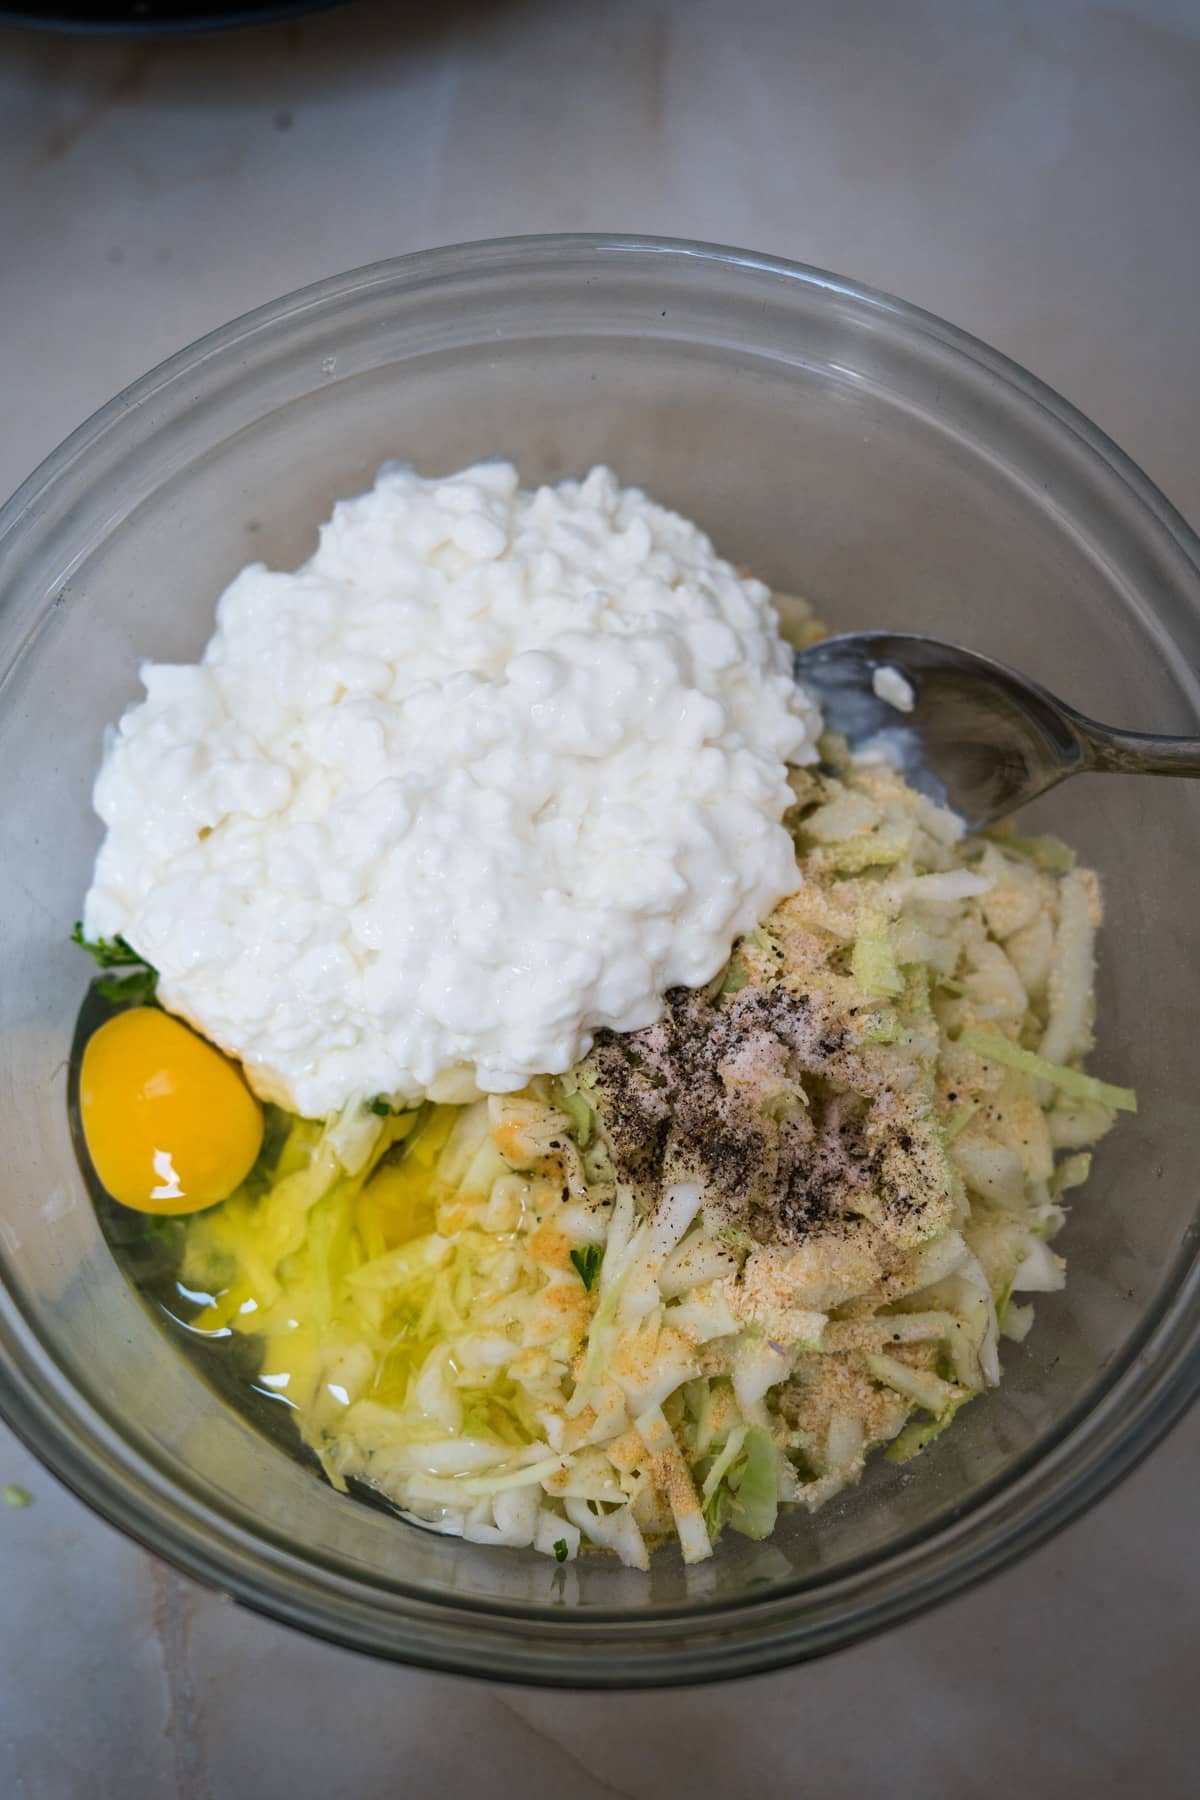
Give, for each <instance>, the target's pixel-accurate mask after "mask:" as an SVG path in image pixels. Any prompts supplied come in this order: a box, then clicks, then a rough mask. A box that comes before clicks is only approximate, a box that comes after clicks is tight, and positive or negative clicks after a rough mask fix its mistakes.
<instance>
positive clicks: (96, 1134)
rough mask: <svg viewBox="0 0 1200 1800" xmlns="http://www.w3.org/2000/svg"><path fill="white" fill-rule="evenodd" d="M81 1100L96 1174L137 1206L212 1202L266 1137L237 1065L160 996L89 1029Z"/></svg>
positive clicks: (189, 1206) (179, 1208)
mask: <svg viewBox="0 0 1200 1800" xmlns="http://www.w3.org/2000/svg"><path fill="white" fill-rule="evenodd" d="M79 1110H80V1115H81V1117H82V1120H83V1134H84V1137H85V1138H86V1139H87V1147H88V1152H89V1154H90V1156H91V1159H92V1166H93V1167H94V1169H95V1171H96V1174H97V1175H98V1176H99V1177H100V1180H101V1181H102V1182H103V1184H104V1186H105V1187H106V1188H107V1189H108V1191H109V1193H110V1194H111V1195H112V1196H113V1199H114V1200H119V1201H120V1202H121V1203H122V1205H124V1206H132V1207H134V1208H136V1209H137V1211H138V1212H148V1213H190V1212H199V1211H200V1210H201V1209H202V1208H203V1207H206V1206H215V1205H216V1203H217V1201H218V1200H225V1199H227V1198H228V1197H229V1195H230V1194H232V1192H233V1190H234V1189H235V1188H236V1187H237V1186H238V1185H239V1183H240V1182H242V1181H243V1180H244V1179H245V1177H246V1176H247V1175H248V1174H249V1172H250V1169H251V1167H252V1165H253V1163H254V1159H255V1157H256V1156H257V1155H258V1152H259V1149H260V1147H261V1145H262V1136H263V1119H262V1108H261V1107H260V1105H259V1103H258V1101H257V1100H256V1099H255V1098H254V1095H253V1094H252V1093H251V1092H250V1089H249V1088H248V1087H247V1086H246V1082H245V1079H244V1077H243V1076H242V1073H241V1071H240V1069H239V1068H238V1067H237V1065H236V1064H235V1063H232V1062H230V1060H229V1058H228V1057H227V1056H222V1054H221V1052H220V1051H219V1050H214V1048H213V1046H212V1045H211V1044H207V1043H205V1041H204V1039H203V1038H201V1037H197V1036H196V1033H195V1032H194V1031H189V1030H188V1028H187V1026H186V1025H183V1024H181V1023H180V1021H179V1020H178V1019H173V1018H172V1017H171V1015H170V1014H169V1013H165V1012H161V1011H160V1010H159V1009H158V1007H154V1006H134V1007H131V1008H130V1009H129V1010H128V1011H127V1012H121V1013H117V1014H116V1016H115V1017H114V1018H111V1019H108V1020H107V1021H106V1022H105V1023H104V1024H103V1025H101V1027H100V1028H99V1030H98V1031H95V1032H93V1033H92V1036H91V1037H90V1038H89V1039H88V1041H87V1045H86V1048H85V1049H84V1052H83V1062H82V1064H81V1066H80V1071H79Z"/></svg>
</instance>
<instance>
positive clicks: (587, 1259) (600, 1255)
mask: <svg viewBox="0 0 1200 1800" xmlns="http://www.w3.org/2000/svg"><path fill="white" fill-rule="evenodd" d="M571 1261H572V1262H573V1263H574V1265H575V1271H576V1273H577V1274H578V1276H579V1279H580V1281H582V1283H583V1285H584V1287H585V1288H586V1289H587V1290H588V1292H589V1293H591V1291H592V1284H593V1283H594V1281H595V1280H596V1277H597V1276H598V1275H599V1273H600V1264H601V1263H602V1262H603V1261H604V1252H603V1250H602V1249H601V1248H600V1246H599V1244H586V1245H585V1246H584V1248H583V1249H582V1250H572V1252H571Z"/></svg>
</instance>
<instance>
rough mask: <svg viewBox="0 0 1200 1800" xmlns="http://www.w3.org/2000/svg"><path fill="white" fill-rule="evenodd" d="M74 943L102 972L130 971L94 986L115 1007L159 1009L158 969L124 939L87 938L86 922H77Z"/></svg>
mask: <svg viewBox="0 0 1200 1800" xmlns="http://www.w3.org/2000/svg"><path fill="white" fill-rule="evenodd" d="M71 942H72V943H73V944H78V945H79V948H80V949H81V950H86V951H87V953H88V955H89V956H91V957H93V958H94V959H95V962H96V964H97V967H99V968H101V969H128V970H130V971H131V972H130V973H129V974H128V975H114V976H106V977H105V979H104V980H99V979H97V980H96V981H95V982H94V983H93V986H94V987H95V989H96V992H97V993H98V994H102V995H103V996H104V998H105V999H106V1000H107V1001H108V1002H109V1003H110V1004H111V1005H113V1006H157V1004H158V1001H157V998H156V995H157V991H158V970H157V969H155V968H153V967H152V966H151V965H150V964H149V963H148V962H147V961H146V960H145V958H144V957H141V956H139V955H138V953H137V951H136V950H135V949H134V947H133V945H132V944H129V943H127V942H126V941H125V939H124V938H123V937H114V938H96V939H95V940H92V939H91V938H85V937H84V935H83V921H82V920H81V919H77V920H76V922H75V929H74V931H73V932H72V933H71Z"/></svg>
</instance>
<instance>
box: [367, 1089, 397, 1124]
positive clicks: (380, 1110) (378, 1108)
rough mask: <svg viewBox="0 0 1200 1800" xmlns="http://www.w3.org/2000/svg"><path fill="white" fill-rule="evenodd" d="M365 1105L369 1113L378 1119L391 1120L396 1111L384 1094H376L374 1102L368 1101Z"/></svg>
mask: <svg viewBox="0 0 1200 1800" xmlns="http://www.w3.org/2000/svg"><path fill="white" fill-rule="evenodd" d="M363 1104H364V1106H365V1107H366V1110H367V1111H368V1112H369V1113H374V1114H375V1117H376V1118H377V1119H390V1118H391V1116H392V1114H393V1113H394V1112H395V1110H396V1109H395V1107H394V1106H393V1105H392V1103H391V1101H390V1100H389V1099H388V1098H387V1097H386V1095H384V1094H376V1095H375V1098H374V1099H373V1100H366V1101H364V1102H363Z"/></svg>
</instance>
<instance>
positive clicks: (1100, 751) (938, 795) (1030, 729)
mask: <svg viewBox="0 0 1200 1800" xmlns="http://www.w3.org/2000/svg"><path fill="white" fill-rule="evenodd" d="M795 671H796V679H797V681H799V682H800V683H801V684H802V685H803V686H804V687H805V688H807V689H808V690H809V692H810V693H811V694H812V695H813V696H814V698H815V699H816V700H817V702H818V703H819V705H820V707H821V709H822V711H823V713H824V716H825V724H826V728H827V729H828V730H829V731H833V732H837V733H839V734H840V735H841V736H843V737H845V738H846V740H847V741H848V743H849V745H850V748H851V750H852V751H854V752H855V753H857V754H859V755H867V756H871V755H879V756H881V757H883V756H886V757H887V758H888V759H889V760H893V761H895V762H897V763H898V764H899V766H900V768H901V769H902V771H903V773H904V775H905V777H906V778H907V779H908V780H909V781H910V782H911V783H912V784H913V786H914V787H917V788H919V789H920V790H921V792H922V793H926V794H928V795H929V796H930V798H931V799H934V800H937V801H938V802H939V803H940V804H942V805H945V806H949V807H951V808H952V810H953V811H954V812H956V813H958V814H959V815H960V817H961V818H963V819H964V820H965V821H966V824H967V827H968V829H969V830H978V829H979V828H980V827H982V826H984V825H990V824H992V823H994V821H995V820H997V819H1000V818H1003V817H1004V816H1005V815H1006V814H1007V813H1011V812H1015V811H1016V810H1017V808H1018V807H1021V806H1025V805H1027V804H1028V802H1029V801H1031V800H1036V799H1037V797H1038V795H1039V794H1044V793H1046V792H1047V790H1048V789H1050V788H1052V787H1055V786H1057V784H1058V783H1059V782H1060V781H1064V780H1065V779H1066V778H1067V776H1068V775H1078V774H1081V773H1083V772H1086V771H1089V770H1090V771H1093V772H1100V773H1105V772H1107V773H1115V774H1125V775H1191V776H1196V775H1200V739H1196V738H1174V737H1158V736H1154V735H1150V734H1147V733H1144V732H1129V731H1116V730H1113V729H1112V728H1111V727H1109V726H1107V725H1100V724H1097V722H1096V721H1095V720H1094V719H1089V718H1086V717H1085V716H1084V714H1083V713H1080V712H1077V711H1076V710H1075V708H1074V707H1072V706H1068V705H1067V704H1066V702H1065V701H1062V700H1059V699H1057V698H1056V697H1055V696H1054V695H1053V694H1051V693H1049V692H1047V690H1046V689H1045V688H1043V687H1040V686H1039V685H1038V683H1037V682H1035V681H1030V680H1028V679H1027V678H1026V677H1025V676H1024V675H1019V674H1018V673H1017V672H1016V670H1014V669H1009V668H1006V667H1005V665H1004V664H1003V663H998V662H994V661H993V660H992V658H991V657H989V656H981V655H979V654H978V653H977V652H976V651H974V650H964V649H962V648H961V647H960V646H959V645H957V644H949V643H945V642H943V640H941V639H940V638H931V637H921V636H917V635H910V634H907V633H903V632H890V631H856V632H848V633H846V634H844V635H843V636H840V637H831V638H824V639H822V640H821V642H819V643H817V644H813V645H811V646H810V647H809V648H808V649H807V650H802V651H800V652H799V653H798V654H797V656H796V662H795Z"/></svg>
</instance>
